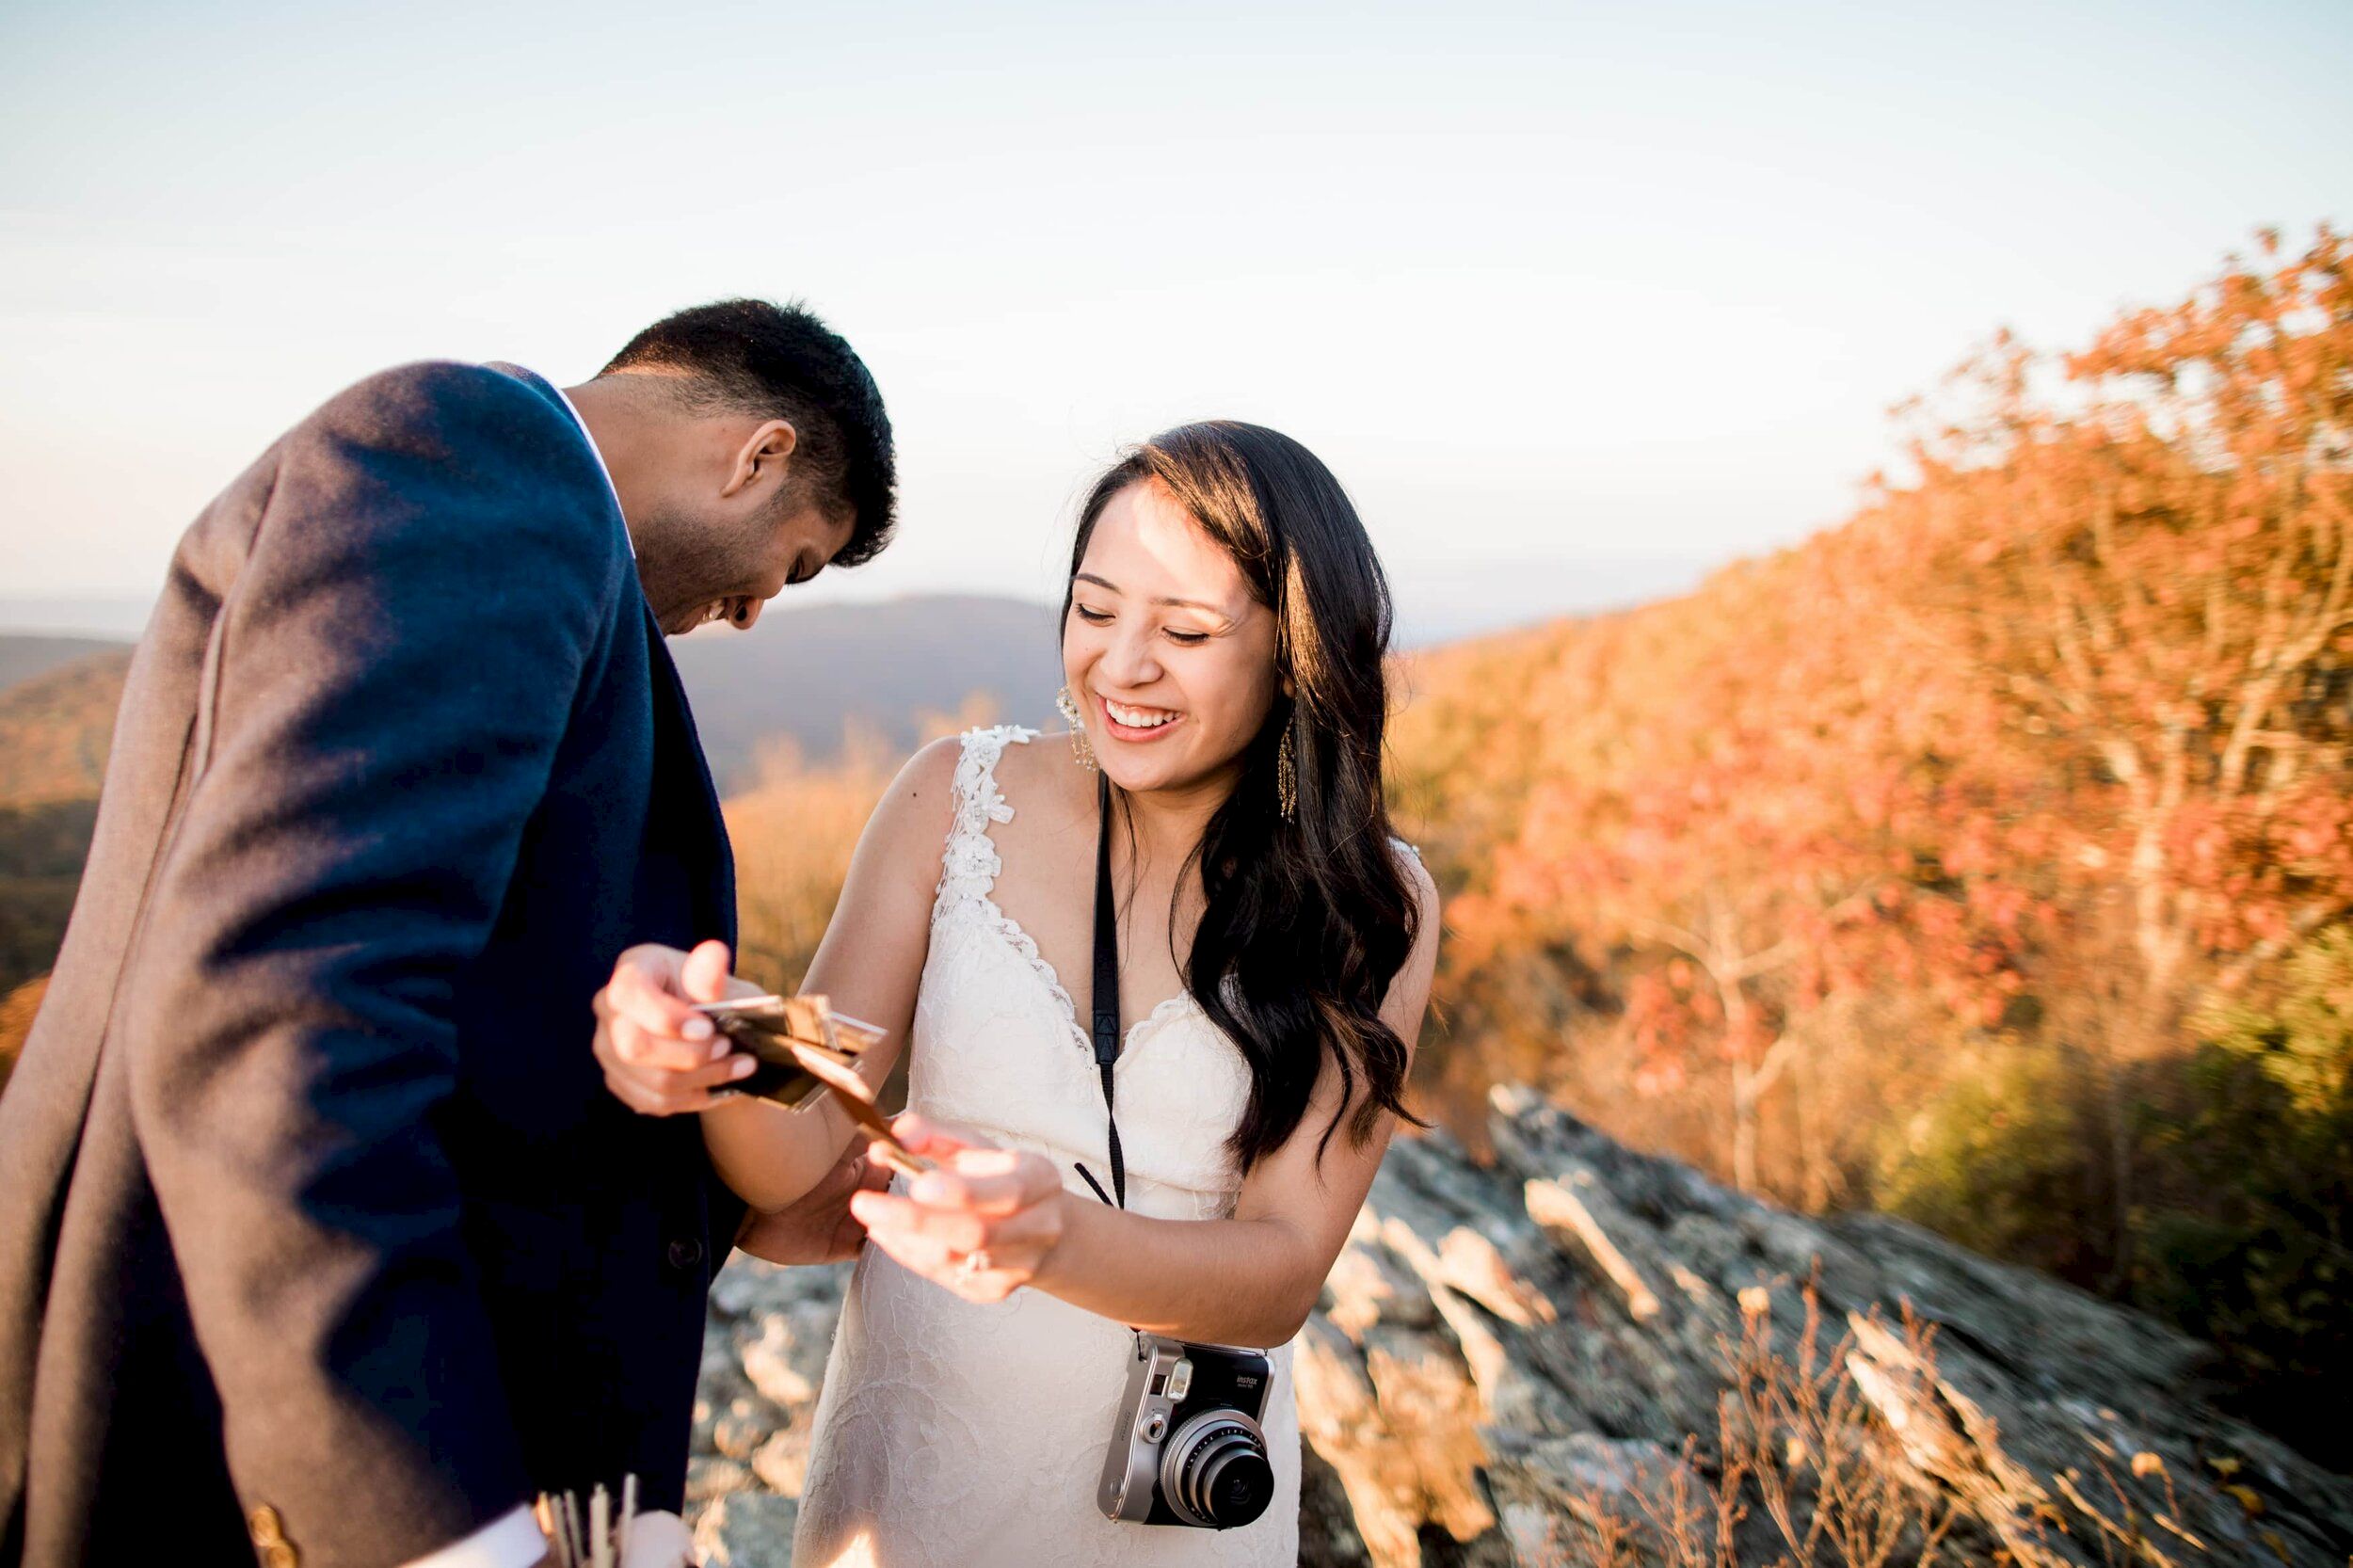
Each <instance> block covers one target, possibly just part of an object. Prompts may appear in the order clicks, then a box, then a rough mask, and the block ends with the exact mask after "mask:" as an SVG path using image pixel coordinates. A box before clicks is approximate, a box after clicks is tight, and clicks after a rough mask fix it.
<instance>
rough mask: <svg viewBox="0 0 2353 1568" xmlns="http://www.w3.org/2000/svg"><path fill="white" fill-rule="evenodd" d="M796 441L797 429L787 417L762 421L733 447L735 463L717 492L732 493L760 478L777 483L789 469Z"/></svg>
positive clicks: (758, 482)
mask: <svg viewBox="0 0 2353 1568" xmlns="http://www.w3.org/2000/svg"><path fill="white" fill-rule="evenodd" d="M800 444H801V433H800V432H799V431H798V430H795V429H793V428H792V421H791V420H789V419H772V420H768V421H765V422H764V423H762V424H760V425H759V426H757V427H756V428H755V429H754V430H753V431H752V433H751V434H750V435H748V436H746V437H744V441H743V444H742V445H740V446H738V447H737V448H736V449H735V466H734V467H733V468H732V469H730V470H729V471H728V481H727V483H726V485H724V486H722V487H721V488H720V490H719V494H720V495H721V496H722V497H727V496H732V495H735V494H736V493H738V492H739V491H742V490H744V489H748V488H751V487H752V486H754V485H757V484H760V483H762V482H774V483H781V482H782V481H783V480H784V478H785V476H786V475H787V474H789V473H790V472H792V451H793V448H795V447H797V446H799V445H800Z"/></svg>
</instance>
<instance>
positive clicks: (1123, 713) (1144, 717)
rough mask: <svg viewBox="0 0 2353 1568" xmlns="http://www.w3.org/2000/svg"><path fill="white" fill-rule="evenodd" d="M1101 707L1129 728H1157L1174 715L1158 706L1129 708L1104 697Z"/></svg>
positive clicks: (1174, 715)
mask: <svg viewBox="0 0 2353 1568" xmlns="http://www.w3.org/2000/svg"><path fill="white" fill-rule="evenodd" d="M1103 707H1104V708H1105V710H1106V711H1108V712H1110V714H1111V716H1112V718H1113V719H1115V720H1117V721H1118V722H1119V723H1120V724H1122V725H1124V726H1126V727H1127V728H1129V729H1158V728H1160V726H1161V725H1164V724H1166V723H1167V722H1168V721H1169V720H1171V719H1173V718H1175V717H1176V716H1177V715H1176V714H1174V713H1170V712H1163V711H1161V710H1160V709H1158V708H1129V707H1128V706H1126V705H1125V704H1122V703H1117V702H1113V701H1112V700H1111V699H1110V698H1108V697H1106V698H1104V700H1103Z"/></svg>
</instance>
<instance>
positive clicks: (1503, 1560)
mask: <svg viewBox="0 0 2353 1568" xmlns="http://www.w3.org/2000/svg"><path fill="white" fill-rule="evenodd" d="M1489 1130H1490V1141H1491V1144H1492V1146H1493V1148H1494V1150H1495V1161H1494V1164H1493V1166H1492V1167H1491V1168H1483V1169H1482V1168H1481V1167H1478V1166H1475V1165H1473V1164H1472V1163H1471V1162H1470V1161H1469V1160H1467V1159H1466V1158H1465V1156H1464V1154H1463V1152H1462V1150H1461V1149H1460V1148H1459V1147H1458V1146H1457V1145H1456V1144H1454V1143H1453V1141H1452V1140H1450V1139H1449V1138H1446V1137H1444V1136H1443V1135H1433V1136H1430V1137H1424V1138H1411V1139H1405V1138H1401V1139H1399V1140H1397V1141H1396V1142H1395V1143H1394V1144H1392V1146H1391V1149H1390V1153H1389V1156H1388V1159H1387V1160H1386V1161H1385V1164H1384V1167H1383V1169H1382V1171H1381V1173H1380V1176H1379V1177H1378V1178H1377V1179H1376V1180H1375V1181H1374V1183H1373V1188H1372V1192H1371V1193H1370V1195H1369V1197H1368V1199H1367V1201H1366V1204H1365V1208H1364V1211H1363V1213H1362V1214H1360V1215H1359V1216H1358V1219H1357V1222H1356V1224H1355V1225H1354V1226H1353V1229H1352V1231H1351V1234H1350V1238H1349V1241H1348V1243H1347V1245H1346V1247H1345V1249H1344V1250H1343V1251H1342V1253H1341V1255H1340V1257H1339V1260H1338V1261H1337V1264H1336V1265H1335V1267H1334V1269H1333V1271H1332V1274H1331V1277H1330V1279H1329V1281H1328V1282H1327V1284H1326V1288H1325V1290H1324V1293H1323V1298H1322V1302H1321V1306H1320V1308H1319V1310H1318V1311H1317V1313H1316V1314H1315V1316H1314V1317H1312V1318H1311V1319H1310V1320H1308V1323H1307V1325H1306V1327H1305V1329H1304V1330H1303V1331H1302V1333H1301V1335H1300V1337H1299V1339H1298V1341H1297V1345H1296V1349H1295V1351H1294V1362H1293V1366H1294V1369H1295V1382H1296V1384H1297V1388H1298V1393H1299V1401H1300V1427H1301V1431H1302V1433H1303V1435H1304V1437H1305V1442H1306V1446H1307V1449H1308V1451H1307V1454H1306V1455H1305V1468H1304V1472H1303V1476H1302V1502H1301V1544H1300V1553H1301V1561H1302V1562H1304V1563H1308V1564H1313V1565H1315V1568H1434V1565H1439V1564H1445V1565H1449V1568H1456V1565H1464V1568H1467V1565H1478V1568H1490V1565H1492V1568H1505V1565H1506V1564H1526V1565H1532V1564H1537V1563H1545V1564H1567V1563H1574V1562H1581V1561H1588V1560H1596V1558H1597V1556H1598V1553H1597V1551H1596V1542H1597V1541H1598V1539H1599V1537H1598V1535H1597V1534H1596V1532H1597V1530H1609V1531H1612V1532H1614V1533H1615V1536H1616V1538H1617V1539H1618V1540H1619V1542H1620V1548H1621V1551H1622V1554H1630V1555H1622V1557H1621V1559H1620V1560H1626V1561H1635V1562H1642V1563H1649V1562H1660V1563H1673V1564H1674V1565H1675V1568H1685V1561H1686V1558H1685V1556H1684V1554H1685V1553H1686V1552H1697V1553H1699V1554H1700V1555H1699V1557H1698V1558H1697V1559H1694V1561H1698V1562H1701V1563H1703V1564H1705V1568H1713V1565H1714V1563H1715V1562H1716V1560H1717V1548H1716V1544H1715V1541H1714V1534H1713V1532H1714V1530H1715V1528H1716V1526H1715V1523H1714V1519H1715V1512H1714V1511H1715V1506H1716V1499H1717V1497H1718V1495H1719V1492H1720V1489H1721V1488H1722V1487H1723V1486H1724V1485H1725V1478H1726V1475H1727V1473H1728V1472H1729V1473H1731V1474H1732V1475H1734V1476H1735V1478H1736V1480H1737V1484H1738V1485H1739V1486H1740V1487H1741V1488H1742V1490H1741V1492H1740V1495H1739V1500H1740V1502H1741V1504H1742V1507H1743V1512H1742V1513H1741V1515H1740V1516H1739V1522H1738V1523H1737V1526H1736V1527H1735V1529H1734V1532H1733V1535H1732V1538H1731V1540H1730V1541H1729V1542H1728V1543H1727V1544H1725V1547H1724V1553H1725V1555H1726V1556H1728V1557H1729V1559H1730V1560H1732V1561H1734V1562H1737V1563H1748V1562H1752V1561H1753V1562H1758V1563H1765V1562H1771V1561H1776V1560H1783V1559H1785V1558H1798V1557H1801V1555H1802V1554H1799V1553H1797V1552H1794V1551H1792V1550H1791V1549H1790V1548H1789V1546H1788V1544H1787V1543H1786V1542H1785V1541H1784V1540H1783V1539H1782V1538H1781V1536H1780V1535H1779V1533H1778V1529H1779V1526H1778V1525H1777V1524H1776V1522H1775V1515H1776V1511H1777V1510H1778V1511H1779V1512H1782V1513H1785V1514H1786V1516H1787V1517H1788V1518H1789V1520H1790V1522H1791V1528H1795V1529H1797V1530H1799V1531H1801V1532H1802V1531H1803V1530H1804V1529H1805V1528H1807V1527H1808V1525H1809V1523H1810V1522H1811V1521H1812V1520H1813V1519H1814V1517H1815V1511H1816V1510H1817V1508H1833V1509H1836V1508H1845V1509H1849V1510H1851V1509H1854V1508H1857V1507H1863V1506H1868V1507H1873V1508H1879V1509H1881V1510H1883V1511H1887V1512H1886V1517H1887V1519H1889V1520H1892V1521H1893V1522H1892V1524H1890V1525H1889V1528H1890V1529H1891V1530H1892V1531H1893V1532H1894V1535H1895V1537H1897V1538H1900V1539H1908V1540H1911V1541H1913V1542H1914V1543H1915V1544H1916V1543H1917V1541H1918V1539H1919V1531H1920V1529H1922V1528H1926V1526H1927V1522H1928V1521H1930V1520H1936V1521H1941V1523H1942V1527H1943V1528H1945V1531H1946V1533H1945V1535H1944V1536H1943V1538H1942V1540H1941V1541H1940V1543H1939V1546H1938V1559H1939V1560H1941V1561H1945V1562H1976V1563H1987V1564H1992V1563H1994V1562H1997V1561H1998V1562H2012V1563H2017V1564H2021V1565H2024V1568H2061V1565H2074V1564H2085V1565H2089V1564H2092V1563H2105V1562H2108V1561H2117V1562H2123V1561H2136V1560H2137V1561H2144V1562H2149V1563H2159V1562H2172V1563H2181V1564H2187V1563H2191V1562H2214V1563H2221V1562H2255V1561H2261V1562H2265V1563H2285V1564H2287V1565H2289V1568H2307V1565H2309V1568H2342V1565H2343V1564H2345V1562H2346V1561H2347V1560H2348V1558H2349V1557H2353V1482H2348V1481H2347V1480H2345V1478H2343V1477H2339V1476H2335V1475H2332V1474H2330V1473H2329V1472H2327V1471H2325V1470H2322V1469H2321V1468H2319V1467H2318V1466H2316V1465H2314V1464H2311V1463H2310V1462H2309V1461H2307V1460H2305V1459H2303V1458H2302V1457H2301V1456H2299V1455H2298V1454H2297V1453H2295V1452H2294V1451H2293V1450H2291V1449H2289V1448H2286V1447H2285V1446H2284V1445H2282V1444H2281V1443H2279V1442H2278V1441H2277V1440H2275V1439H2273V1438H2271V1437H2269V1436H2267V1435H2265V1433H2263V1432H2257V1431H2254V1430H2252V1429H2250V1428H2249V1427H2247V1426H2246V1425H2244V1424H2243V1423H2241V1422H2239V1421H2237V1420H2235V1419H2234V1418H2233V1417H2231V1416H2227V1415H2225V1414H2224V1413H2222V1412H2221V1411H2219V1410H2217V1408H2215V1407H2214V1406H2213V1405H2212V1404H2210V1403H2208V1402H2207V1401H2206V1400H2204V1399H2203V1398H2202V1397H2201V1393H2200V1388H2201V1381H2200V1380H2201V1371H2202V1370H2203V1368H2206V1367H2207V1366H2208V1364H2209V1360H2210V1356H2209V1352H2207V1350H2206V1349H2205V1347H2203V1346H2201V1345H2199V1344H2198V1343H2196V1342H2195V1341H2193V1340H2190V1339H2187V1338H2185V1337H2184V1336H2181V1335H2179V1334H2177V1333H2175V1332H2174V1331H2172V1330H2170V1329H2169V1328H2166V1327H2165V1326H2164V1325H2162V1324H2159V1323H2156V1322H2153V1321H2152V1320H2148V1319H2146V1318H2142V1317H2139V1316H2137V1315H2136V1314H2134V1313H2131V1312H2129V1311H2126V1310H2124V1309H2121V1308H2120V1307H2117V1306H2114V1305H2111V1304H2108V1303H2105V1302H2102V1301H2099V1300H2097V1299H2096V1298H2093V1297H2091V1296H2089V1295H2087V1294H2085V1293H2084V1292H2082V1291H2080V1290H2076V1289H2073V1288H2071V1287H2069V1286H2066V1285H2063V1284H2060V1283H2059V1282H2057V1281H2055V1280H2051V1279H2047V1278H2044V1277H2042V1276H2041V1275H2038V1274H2034V1273H2032V1272H2027V1271H2025V1270H2020V1269H2014V1268H2009V1267H2007V1266H2004V1265H2001V1264H1996V1263H1993V1262H1990V1261H1988V1260H1987V1259H1984V1258H1981V1257H1977V1256H1973V1255H1971V1254H1969V1253H1967V1252H1964V1251H1962V1250H1961V1249H1960V1248H1958V1247H1955V1246H1953V1245H1952V1244H1950V1243H1948V1242H1946V1241H1944V1240H1940V1239H1939V1238H1937V1237H1935V1236H1933V1235H1930V1234H1929V1233H1928V1232H1926V1231H1924V1230H1921V1229H1919V1228H1918V1227H1917V1226H1913V1225H1909V1224H1904V1223H1902V1222H1901V1221H1897V1220H1893V1219H1889V1218H1886V1217H1883V1216H1877V1215H1846V1216H1839V1217H1834V1218H1830V1219H1822V1220H1817V1219H1810V1218H1807V1217H1805V1216H1802V1215H1798V1214H1792V1213H1789V1212H1786V1211H1785V1210H1782V1209H1778V1208H1772V1207H1771V1206H1769V1205H1767V1204H1764V1203H1760V1202H1758V1201H1756V1200H1754V1199H1752V1198H1748V1197H1744V1196H1742V1195H1740V1194H1738V1193H1736V1192H1728V1191H1726V1190H1725V1189H1723V1188H1721V1187H1718V1186H1716V1185H1715V1184H1713V1183H1712V1182H1709V1181H1707V1180H1706V1179H1705V1178H1704V1177H1702V1176H1700V1175H1699V1174H1698V1173H1696V1172H1694V1171H1692V1170H1690V1169H1689V1168H1688V1167H1686V1166H1682V1165H1678V1164H1676V1163H1674V1162H1673V1161H1671V1160H1657V1159H1653V1158H1650V1157H1647V1156H1643V1155H1640V1154H1636V1153H1634V1152H1633V1151H1631V1150H1628V1149H1625V1148H1624V1147H1622V1146H1620V1145H1618V1144H1613V1143H1611V1142H1610V1141H1609V1139H1607V1138H1605V1137H1603V1136H1602V1135H1601V1134H1599V1133H1598V1132H1595V1131H1594V1130H1593V1128H1588V1127H1586V1126H1585V1125H1584V1124H1583V1123H1581V1122H1578V1121H1577V1119H1576V1118H1575V1117H1573V1116H1570V1115H1568V1114H1567V1113H1565V1112H1561V1111H1560V1110H1559V1109H1558V1108H1556V1107H1553V1106H1550V1105H1547V1104H1545V1102H1543V1101H1542V1100H1541V1099H1539V1098H1538V1097H1537V1096H1534V1095H1531V1094H1529V1093H1528V1092H1527V1091H1524V1090H1516V1089H1505V1090H1498V1091H1497V1094H1496V1096H1494V1115H1493V1117H1492V1121H1491V1126H1490V1129H1489ZM847 1277H848V1270H847V1266H846V1265H844V1266H840V1267H834V1268H826V1269H776V1268H772V1267H769V1266H768V1265H765V1264H758V1263H754V1262H752V1261H751V1260H748V1259H744V1258H738V1259H737V1260H735V1261H734V1262H732V1263H730V1264H729V1265H728V1268H727V1270H726V1271H725V1272H723V1273H722V1274H721V1276H720V1279H719V1281H718V1282H717V1284H716V1285H714V1286H713V1288H712V1305H711V1328H710V1335H709V1337H708V1341H707V1344H706V1353H705V1357H704V1366H703V1386H702V1389H701V1398H700V1400H699V1401H698V1403H697V1407H696V1432H695V1450H694V1451H695V1453H696V1460H695V1464H694V1469H693V1471H692V1472H691V1475H690V1480H689V1493H690V1498H691V1499H693V1504H694V1505H699V1512H698V1513H696V1518H695V1520H694V1523H695V1525H696V1540H697V1542H698V1543H702V1545H701V1549H702V1550H703V1551H704V1553H705V1555H706V1556H707V1557H708V1558H709V1559H710V1560H712V1562H713V1563H724V1564H727V1565H728V1568H734V1565H736V1564H771V1563H774V1564H781V1563H783V1562H784V1561H785V1560H786V1556H787V1554H788V1553H789V1550H790V1544H791V1540H792V1520H793V1519H794V1517H795V1516H796V1513H795V1506H796V1505H795V1503H794V1501H793V1498H794V1497H795V1496H797V1494H798V1492H799V1490H800V1487H801V1484H802V1481H803V1480H804V1479H805V1477H806V1475H807V1471H808V1417H809V1414H810V1411H811V1408H812V1406H813V1404H814V1401H815V1400H816V1397H817V1393H818V1389H819V1384H821V1382H822V1380H823V1376H824V1361H825V1354H826V1351H827V1349H828V1347H829V1345H830V1343H831V1337H832V1331H833V1324H834V1320H835V1318H836V1317H837V1315H838V1313H839V1310H840V1296H841V1290H842V1288H843V1287H844V1284H845V1283H846V1280H847ZM1809 1284H1811V1286H1812V1291H1811V1293H1810V1294H1809V1290H1808V1287H1809ZM1809 1314H1811V1315H1812V1321H1813V1326H1812V1328H1811V1329H1809V1327H1808V1323H1809ZM1907 1323H1909V1324H1910V1327H1907V1326H1906V1325H1907ZM1768 1368H1772V1369H1768ZM1767 1382H1770V1383H1771V1384H1772V1386H1773V1388H1774V1390H1775V1392H1774V1395H1773V1398H1774V1399H1778V1400H1781V1401H1782V1402H1781V1403H1779V1404H1774V1403H1773V1402H1772V1400H1768V1399H1765V1398H1764V1397H1762V1395H1761V1394H1759V1390H1760V1389H1761V1388H1762V1387H1763V1386H1764V1385H1765V1383H1767ZM1744 1394H1746V1395H1747V1396H1751V1397H1750V1398H1748V1399H1746V1400H1745V1402H1744V1399H1743V1397H1742V1396H1743V1395H1744ZM1768 1408H1769V1409H1770V1410H1771V1411H1772V1412H1773V1414H1771V1415H1769V1416H1757V1417H1753V1418H1752V1417H1750V1416H1744V1415H1743V1414H1742V1412H1743V1411H1747V1410H1752V1409H1768ZM1744 1423H1745V1424H1744ZM1728 1440H1729V1441H1730V1442H1731V1443H1732V1445H1733V1448H1731V1449H1728V1448H1727V1447H1726V1443H1727V1441H1728ZM1739 1478H1745V1479H1739ZM1866 1483H1867V1484H1866ZM1760 1488H1770V1489H1772V1496H1771V1497H1770V1498H1769V1497H1768V1496H1767V1494H1766V1492H1765V1491H1762V1490H1760ZM1858 1496H1862V1497H1864V1498H1865V1499H1866V1500H1865V1502H1862V1503H1858V1502H1857V1501H1856V1500H1855V1499H1856V1498H1857V1497H1858ZM1678 1497H1679V1498H1681V1499H1682V1501H1683V1517H1684V1519H1685V1525H1684V1526H1683V1527H1682V1528H1684V1533H1685V1536H1686V1539H1685V1542H1684V1545H1683V1547H1682V1548H1681V1549H1680V1550H1678V1549H1673V1548H1672V1547H1671V1546H1670V1545H1669V1544H1668V1537H1669V1535H1670V1534H1671V1533H1672V1532H1671V1531H1668V1530H1666V1529H1664V1528H1661V1524H1660V1521H1662V1520H1664V1519H1666V1518H1668V1517H1669V1516H1670V1515H1671V1514H1673V1512H1674V1500H1675V1499H1676V1498H1678ZM1825 1499H1830V1500H1828V1501H1825ZM1695 1510H1696V1522H1694V1511H1695ZM690 1512H696V1508H695V1507H694V1506H690ZM1907 1531H1909V1532H1910V1534H1909V1535H1907V1534H1906V1533H1905V1532H1907ZM2192 1543H2196V1545H2193V1544H2192ZM1897 1560H1908V1559H1897Z"/></svg>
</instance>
